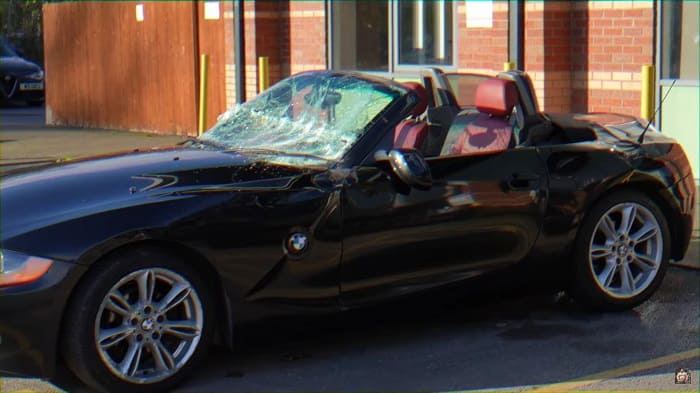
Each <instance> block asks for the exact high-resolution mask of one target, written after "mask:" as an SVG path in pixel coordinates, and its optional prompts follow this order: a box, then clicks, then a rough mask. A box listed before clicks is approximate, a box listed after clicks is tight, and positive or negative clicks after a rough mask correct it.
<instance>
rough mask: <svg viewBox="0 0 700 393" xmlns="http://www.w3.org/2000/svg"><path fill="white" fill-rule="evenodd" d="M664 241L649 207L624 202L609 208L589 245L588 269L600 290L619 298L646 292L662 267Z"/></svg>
mask: <svg viewBox="0 0 700 393" xmlns="http://www.w3.org/2000/svg"><path fill="white" fill-rule="evenodd" d="M663 241H664V239H663V235H662V230H661V226H660V225H659V222H658V220H657V219H656V217H655V216H654V214H652V212H651V211H650V210H649V209H647V208H646V207H644V206H642V205H640V204H639V203H634V202H625V203H620V204H617V205H614V206H613V207H611V208H610V209H608V210H607V211H606V212H605V214H603V215H602V216H601V217H600V219H599V220H598V223H597V224H596V226H595V229H594V231H593V235H592V237H591V241H590V245H589V255H588V260H589V267H590V269H591V272H592V273H593V278H594V280H595V282H596V284H597V285H598V287H599V288H600V289H601V290H602V291H603V292H605V293H606V294H607V295H609V296H611V297H613V298H617V299H629V298H632V297H634V296H636V295H638V294H640V293H641V292H643V291H644V290H645V289H647V288H648V287H649V286H650V285H651V283H652V282H653V281H654V277H655V276H656V274H657V273H658V271H659V268H660V266H661V262H662V260H663V250H664V247H663Z"/></svg>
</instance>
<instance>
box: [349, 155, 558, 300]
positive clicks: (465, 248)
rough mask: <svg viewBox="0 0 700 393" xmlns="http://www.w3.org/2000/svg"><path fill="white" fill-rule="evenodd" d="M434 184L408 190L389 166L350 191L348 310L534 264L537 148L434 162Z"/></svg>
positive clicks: (538, 213)
mask: <svg viewBox="0 0 700 393" xmlns="http://www.w3.org/2000/svg"><path fill="white" fill-rule="evenodd" d="M426 161H427V163H428V165H429V166H430V169H431V172H432V177H433V181H432V186H431V187H430V188H429V189H426V190H419V189H416V188H413V189H410V190H406V189H402V187H400V186H397V183H396V180H395V179H394V178H392V176H391V175H390V173H389V172H390V170H388V169H386V168H382V167H381V164H369V165H365V166H362V167H360V168H358V169H357V178H356V181H355V182H353V183H352V184H348V185H346V186H345V188H344V190H343V196H342V200H341V204H342V211H343V256H342V262H341V302H342V303H343V305H344V306H346V307H348V306H353V305H355V304H361V303H366V302H371V301H372V300H373V299H375V298H384V297H387V296H392V295H400V294H405V293H409V292H413V291H417V290H421V289H425V288H429V287H433V286H438V285H443V284H447V283H451V282H456V281H460V280H463V279H465V278H469V277H472V276H475V275H478V274H481V273H484V272H487V271H490V270H493V269H497V268H499V267H504V266H506V265H509V264H512V263H514V262H517V261H519V260H521V259H522V258H524V257H525V256H526V255H527V253H528V252H529V250H530V248H531V247H532V245H533V243H534V241H535V239H536V238H537V235H538V231H539V228H540V225H541V219H542V212H543V208H544V203H545V189H546V172H545V167H544V164H543V163H542V161H541V160H540V158H539V156H538V154H537V151H536V150H535V149H534V148H520V149H511V150H508V151H505V152H499V153H492V154H482V155H462V156H446V157H435V158H429V159H427V160H426Z"/></svg>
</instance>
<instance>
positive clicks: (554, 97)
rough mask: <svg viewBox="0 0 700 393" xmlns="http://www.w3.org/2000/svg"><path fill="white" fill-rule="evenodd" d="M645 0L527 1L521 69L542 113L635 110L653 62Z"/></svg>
mask: <svg viewBox="0 0 700 393" xmlns="http://www.w3.org/2000/svg"><path fill="white" fill-rule="evenodd" d="M653 6H654V3H653V2H651V1H634V2H632V1H626V2H623V1H588V2H528V3H527V4H526V15H525V69H526V70H527V71H528V72H529V73H530V75H531V77H532V78H533V81H534V85H535V89H536V90H537V95H538V98H539V101H540V106H541V107H542V109H543V110H546V111H548V112H569V111H575V112H619V113H627V114H632V115H638V114H639V106H640V95H641V68H642V65H645V64H653V62H654V58H653V48H654V15H653Z"/></svg>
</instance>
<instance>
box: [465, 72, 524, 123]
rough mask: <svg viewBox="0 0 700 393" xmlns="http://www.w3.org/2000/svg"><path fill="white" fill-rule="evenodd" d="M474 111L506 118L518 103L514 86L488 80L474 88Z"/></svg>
mask: <svg viewBox="0 0 700 393" xmlns="http://www.w3.org/2000/svg"><path fill="white" fill-rule="evenodd" d="M475 101H476V109H478V110H479V112H481V113H488V114H489V115H493V116H507V115H510V114H511V112H513V107H514V106H515V105H516V104H517V103H518V91H517V90H516V88H515V84H514V83H513V82H511V81H506V80H503V79H488V80H485V81H483V82H481V83H480V84H479V86H478V87H477V88H476V99H475Z"/></svg>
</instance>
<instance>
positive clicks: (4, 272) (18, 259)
mask: <svg viewBox="0 0 700 393" xmlns="http://www.w3.org/2000/svg"><path fill="white" fill-rule="evenodd" d="M52 264H53V261H51V260H50V259H45V258H39V257H32V256H29V255H24V254H20V253H17V252H14V251H8V250H0V288H2V287H9V286H13V285H20V284H27V283H30V282H32V281H36V280H38V279H40V278H41V277H42V276H43V275H44V274H46V272H47V271H49V268H50V267H51V265H52Z"/></svg>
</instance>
